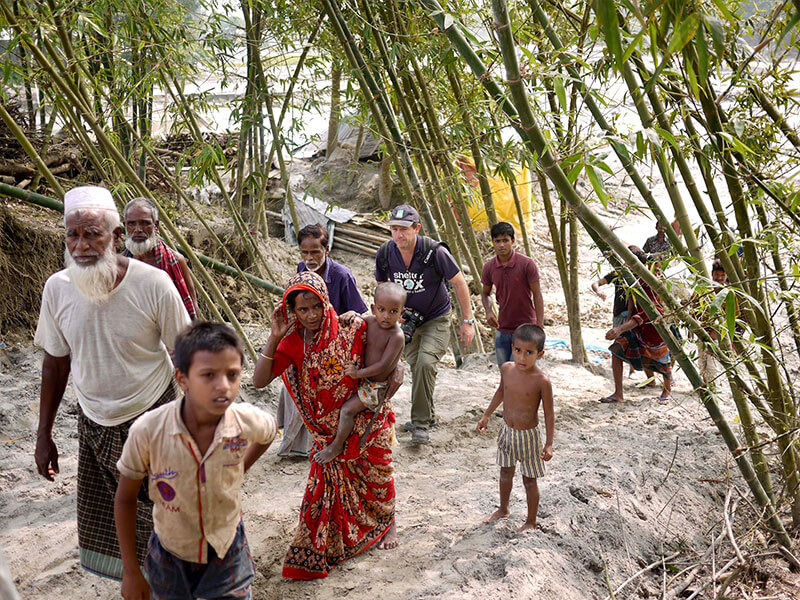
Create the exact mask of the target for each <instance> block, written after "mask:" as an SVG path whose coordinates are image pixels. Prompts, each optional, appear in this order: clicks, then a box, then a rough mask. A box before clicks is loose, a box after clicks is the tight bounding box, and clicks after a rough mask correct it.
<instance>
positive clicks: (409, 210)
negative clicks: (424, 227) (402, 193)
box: [389, 204, 419, 227]
mask: <svg viewBox="0 0 800 600" xmlns="http://www.w3.org/2000/svg"><path fill="white" fill-rule="evenodd" d="M389 225H400V226H402V227H413V226H414V225H419V213H418V212H417V210H416V209H415V208H414V207H413V206H409V205H408V204H401V205H400V206H395V207H394V208H393V209H392V218H391V219H390V220H389Z"/></svg>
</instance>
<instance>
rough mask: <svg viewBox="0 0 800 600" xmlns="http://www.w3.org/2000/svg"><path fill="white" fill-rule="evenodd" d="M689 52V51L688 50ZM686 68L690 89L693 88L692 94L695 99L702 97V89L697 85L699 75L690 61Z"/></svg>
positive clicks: (687, 62)
mask: <svg viewBox="0 0 800 600" xmlns="http://www.w3.org/2000/svg"><path fill="white" fill-rule="evenodd" d="M687 50H689V49H688V48H687ZM685 66H686V77H687V79H688V80H689V87H690V88H692V94H694V97H695V98H697V97H698V96H699V95H700V88H699V86H698V85H697V75H696V74H695V72H694V67H693V66H692V63H691V62H690V61H688V60H687V61H686V63H685Z"/></svg>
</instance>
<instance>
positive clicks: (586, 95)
mask: <svg viewBox="0 0 800 600" xmlns="http://www.w3.org/2000/svg"><path fill="white" fill-rule="evenodd" d="M528 4H529V5H530V7H531V10H532V11H533V14H534V17H536V20H537V21H538V22H539V24H540V25H541V26H542V29H544V32H545V35H546V36H547V39H548V40H549V41H550V44H551V45H552V46H553V48H554V49H555V50H556V51H557V57H558V60H559V62H561V64H562V65H564V68H565V69H566V70H567V72H568V73H569V75H570V77H571V78H572V80H573V81H574V82H575V83H576V84H577V85H578V86H579V89H580V91H581V95H582V97H583V101H584V102H585V103H586V108H588V109H589V112H590V113H591V114H592V118H594V120H595V122H596V123H597V124H598V125H599V126H600V129H602V130H603V132H604V133H605V134H606V139H607V141H608V143H609V144H610V145H611V148H612V149H613V150H614V153H615V154H616V155H617V158H619V160H620V162H621V163H622V167H623V168H624V169H625V172H626V173H627V174H628V177H630V179H631V181H632V182H633V184H634V186H636V189H637V190H638V192H639V194H640V195H641V197H642V199H643V200H644V201H645V203H646V204H647V206H648V208H649V209H650V210H651V211H652V213H653V214H654V215H655V216H656V219H657V220H658V221H659V222H660V223H662V224H664V225H665V226H666V234H667V237H669V241H670V243H671V244H672V247H673V248H674V249H675V251H676V252H677V253H678V254H679V255H681V256H685V255H687V254H688V250H687V249H686V246H685V245H684V243H683V241H682V240H681V239H680V237H678V235H677V234H676V233H675V232H674V230H672V227H669V226H668V224H669V221H668V219H667V216H666V215H665V214H664V211H663V210H661V207H660V206H659V205H658V202H656V200H655V198H654V197H653V193H652V191H651V190H650V186H648V185H647V183H646V182H645V181H644V179H643V178H642V177H641V175H639V172H638V170H637V169H636V166H635V165H634V164H633V160H632V159H631V156H630V153H629V152H628V149H627V148H626V147H625V145H624V144H622V143H621V142H620V141H619V138H618V136H617V133H616V131H614V130H613V128H612V127H611V126H610V125H609V123H608V121H606V118H605V116H604V115H603V113H602V112H601V111H600V108H599V107H598V106H597V103H596V102H595V100H594V97H593V96H592V95H591V90H590V89H589V87H588V86H587V85H586V83H585V81H584V79H583V78H582V77H581V76H580V74H579V73H578V70H577V69H576V68H575V66H574V65H575V61H574V60H573V59H572V57H570V56H569V55H568V54H567V53H566V51H565V49H564V45H563V43H562V42H561V39H560V38H559V36H558V34H557V33H556V31H555V30H554V29H553V27H552V25H551V24H550V21H549V19H548V18H547V15H546V14H545V12H544V10H542V7H541V4H540V2H539V0H528ZM451 41H452V40H451ZM465 42H466V41H465ZM473 71H474V69H473ZM490 93H491V90H490Z"/></svg>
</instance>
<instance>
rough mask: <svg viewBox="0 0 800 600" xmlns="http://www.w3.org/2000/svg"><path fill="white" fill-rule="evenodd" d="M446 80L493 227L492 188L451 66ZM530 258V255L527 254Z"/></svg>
mask: <svg viewBox="0 0 800 600" xmlns="http://www.w3.org/2000/svg"><path fill="white" fill-rule="evenodd" d="M445 70H446V72H447V79H448V80H449V81H450V88H451V89H452V90H453V95H454V96H455V98H456V102H457V103H458V106H459V109H460V110H461V120H462V121H464V127H465V128H466V130H467V134H468V137H469V148H470V153H471V154H472V160H473V162H474V163H475V172H476V174H477V177H478V186H479V187H480V190H481V197H482V198H483V207H484V210H485V211H486V220H487V221H488V222H489V227H490V228H491V227H493V226H494V225H495V224H496V223H497V221H498V219H497V211H496V210H495V206H494V198H493V197H492V187H491V185H489V176H488V175H487V174H486V165H485V163H484V161H483V153H482V152H481V148H480V144H478V134H477V133H476V131H475V125H474V124H473V122H472V117H470V114H469V113H470V110H469V107H468V106H467V101H466V99H465V98H464V90H463V89H462V87H461V83H460V82H459V81H458V77H456V75H455V72H454V69H453V66H452V65H447V67H446V69H445ZM528 256H530V253H528Z"/></svg>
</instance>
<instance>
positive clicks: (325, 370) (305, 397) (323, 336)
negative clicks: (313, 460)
mask: <svg viewBox="0 0 800 600" xmlns="http://www.w3.org/2000/svg"><path fill="white" fill-rule="evenodd" d="M294 292H311V293H312V294H315V295H316V296H317V297H318V298H319V299H320V301H321V302H322V307H323V310H324V313H325V314H324V315H323V318H322V324H321V325H320V328H319V331H317V333H316V334H315V335H314V339H313V340H312V341H311V343H310V344H308V345H307V346H305V352H304V358H303V363H302V365H301V367H300V368H299V369H298V368H296V367H295V366H291V367H289V368H288V369H286V371H284V373H283V379H284V381H285V382H286V387H287V389H288V390H289V392H290V393H291V395H292V398H293V399H294V402H295V404H296V405H297V408H298V410H299V411H300V415H301V416H302V417H303V421H305V423H306V425H307V426H308V428H309V429H310V430H311V432H312V433H313V434H314V437H315V439H317V440H318V441H319V442H320V443H323V440H324V439H325V438H328V441H330V439H332V436H333V435H335V433H336V426H337V424H338V422H339V409H340V408H341V406H342V404H343V403H344V401H345V400H347V399H348V398H349V397H350V396H351V395H352V394H353V392H355V390H356V389H357V387H358V384H357V382H356V381H355V380H353V379H351V378H350V377H345V375H344V369H345V367H346V366H347V365H348V364H351V363H355V364H356V366H357V367H360V366H361V362H362V358H363V354H364V339H363V337H364V336H363V335H362V334H363V332H364V331H365V329H366V324H365V323H364V322H363V321H361V320H360V319H355V320H354V321H353V322H351V323H350V324H349V325H347V326H344V325H342V324H341V323H339V317H338V316H337V315H336V311H335V310H333V307H332V306H331V303H330V301H329V300H328V288H327V287H326V286H325V281H323V279H322V277H320V276H319V275H317V274H316V273H312V272H311V271H303V272H302V273H298V274H297V275H295V276H294V277H292V278H291V279H290V280H289V284H288V285H287V286H286V291H285V292H284V294H283V312H284V316H285V317H286V318H287V320H288V319H289V315H290V310H289V307H288V304H287V301H286V299H287V298H288V297H289V295H290V294H292V293H294ZM293 332H296V333H297V334H298V335H299V336H300V337H301V338H302V337H303V335H304V331H303V326H302V325H301V324H300V323H299V321H297V320H295V322H294V324H293V325H292V327H291V328H290V330H289V332H288V333H287V334H286V335H287V337H288V336H289V335H291V334H292V333H293Z"/></svg>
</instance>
